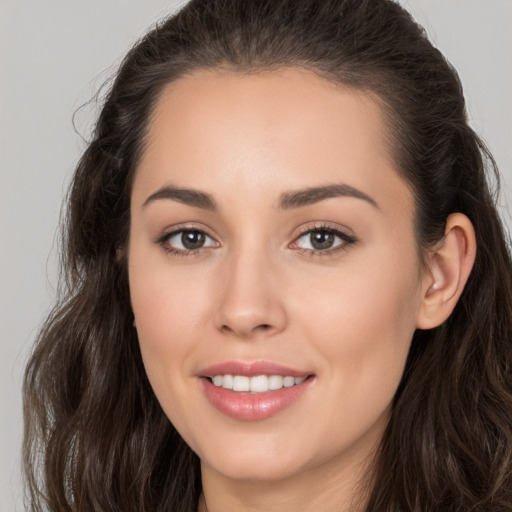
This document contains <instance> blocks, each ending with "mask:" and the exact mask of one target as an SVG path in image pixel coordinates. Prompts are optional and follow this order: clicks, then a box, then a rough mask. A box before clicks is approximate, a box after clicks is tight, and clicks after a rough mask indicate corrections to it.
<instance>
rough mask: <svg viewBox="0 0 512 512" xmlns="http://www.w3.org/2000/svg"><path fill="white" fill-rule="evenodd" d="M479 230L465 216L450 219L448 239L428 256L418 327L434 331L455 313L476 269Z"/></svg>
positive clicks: (457, 214)
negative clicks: (476, 233)
mask: <svg viewBox="0 0 512 512" xmlns="http://www.w3.org/2000/svg"><path fill="white" fill-rule="evenodd" d="M475 256H476V239H475V231H474V229H473V225H472V224H471V221H470V220H469V219H468V218H467V217H466V216H465V215H463V214H462V213H453V214H451V215H450V216H449V217H448V219H447V220H446V228H445V236H444V238H443V240H442V241H441V242H440V244H439V246H438V247H436V248H434V249H433V250H432V251H431V252H430V253H429V255H428V262H427V263H428V269H427V270H426V271H425V275H424V277H423V286H422V291H421V303H420V307H419V310H418V315H417V320H416V327H417V328H418V329H432V328H434V327H437V326H438V325H441V324H442V323H443V322H444V321H445V320H446V319H447V318H448V317H449V316H450V314H451V313H452V311H453V309H454V308H455V305H456V304H457V301H458V300H459V298H460V296H461V294H462V290H463V289H464V286H465V285H466V282H467V280H468V278H469V275H470V273H471V269H472V268H473V263H474V261H475Z"/></svg>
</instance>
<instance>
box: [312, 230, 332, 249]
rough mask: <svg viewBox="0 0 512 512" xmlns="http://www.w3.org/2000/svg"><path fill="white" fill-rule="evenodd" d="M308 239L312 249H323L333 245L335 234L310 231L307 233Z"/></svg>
mask: <svg viewBox="0 0 512 512" xmlns="http://www.w3.org/2000/svg"><path fill="white" fill-rule="evenodd" d="M309 240H310V243H311V246H312V247H313V249H316V250H320V251H321V250H325V249H330V248H331V247H332V246H333V245H334V241H335V236H334V235H333V234H332V233H329V232H327V231H312V232H311V233H310V234H309Z"/></svg>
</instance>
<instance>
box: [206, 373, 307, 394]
mask: <svg viewBox="0 0 512 512" xmlns="http://www.w3.org/2000/svg"><path fill="white" fill-rule="evenodd" d="M310 377H312V376H311V375H308V376H303V377H293V376H292V375H286V376H284V377H283V376H282V375H256V376H254V377H247V376H245V375H230V374H227V375H215V376H214V377H206V378H207V379H208V380H209V381H210V382H211V383H212V384H213V385H214V386H217V387H219V388H220V387H221V388H224V389H228V390H232V391H235V392H237V393H243V392H245V393H247V392H248V393H253V394H254V393H268V392H272V391H279V390H280V389H282V388H291V387H293V386H298V385H299V384H302V383H303V382H304V381H305V380H306V379H307V378H310Z"/></svg>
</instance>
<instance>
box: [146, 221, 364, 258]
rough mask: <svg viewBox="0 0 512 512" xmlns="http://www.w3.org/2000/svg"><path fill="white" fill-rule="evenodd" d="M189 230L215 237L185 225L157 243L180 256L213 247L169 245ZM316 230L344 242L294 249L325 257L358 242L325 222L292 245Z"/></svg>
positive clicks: (194, 253) (163, 236)
mask: <svg viewBox="0 0 512 512" xmlns="http://www.w3.org/2000/svg"><path fill="white" fill-rule="evenodd" d="M187 231H188V232H192V233H201V234H203V235H205V236H206V237H207V238H209V239H211V240H214V239H213V237H211V236H210V235H208V233H207V232H206V231H205V230H204V229H200V228H195V227H191V226H183V227H177V228H176V229H173V230H172V231H170V232H167V233H164V234H163V235H162V236H160V237H158V238H157V239H156V240H155V242H156V243H157V244H159V245H160V246H161V247H162V248H163V250H164V251H165V252H166V253H167V254H172V255H173V256H178V257H186V256H189V257H190V256H197V255H199V254H200V253H201V252H202V251H204V250H205V249H207V250H208V249H211V248H212V247H200V248H198V249H176V248H174V247H172V246H169V245H168V242H169V240H170V239H171V238H172V237H174V236H176V235H178V234H180V233H183V232H187ZM315 232H321V233H328V234H332V235H334V236H335V237H337V238H339V239H341V241H342V242H341V243H339V244H338V245H336V246H335V247H333V248H330V249H325V250H321V249H305V248H296V249H294V250H295V251H297V252H298V253H299V254H308V255H309V256H313V257H318V256H320V257H325V256H332V255H334V254H337V253H340V252H343V251H346V250H347V249H348V247H349V246H351V245H353V244H355V243H356V242H357V239H356V238H355V237H354V236H352V235H349V234H347V233H346V232H344V231H342V230H340V229H337V228H333V227H331V226H327V225H324V224H319V225H315V226H313V227H308V228H305V229H304V230H303V231H301V233H300V234H299V235H298V236H297V237H295V239H294V240H293V242H292V243H291V244H290V245H293V244H296V243H297V241H298V240H300V239H301V238H302V237H305V236H306V235H310V234H311V233H315ZM216 243H218V242H216Z"/></svg>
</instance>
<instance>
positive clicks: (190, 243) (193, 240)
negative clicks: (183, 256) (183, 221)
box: [181, 231, 204, 249]
mask: <svg viewBox="0 0 512 512" xmlns="http://www.w3.org/2000/svg"><path fill="white" fill-rule="evenodd" d="M181 243H182V244H183V246H184V247H186V248H187V249H199V248H200V247H202V246H203V244H204V233H201V232H200V231H183V234H182V235H181Z"/></svg>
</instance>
